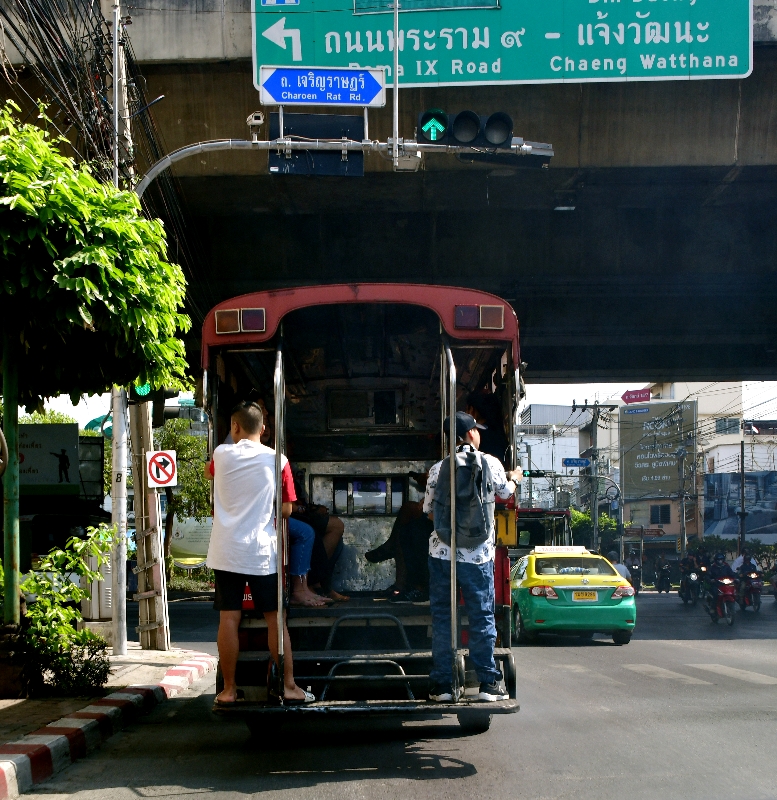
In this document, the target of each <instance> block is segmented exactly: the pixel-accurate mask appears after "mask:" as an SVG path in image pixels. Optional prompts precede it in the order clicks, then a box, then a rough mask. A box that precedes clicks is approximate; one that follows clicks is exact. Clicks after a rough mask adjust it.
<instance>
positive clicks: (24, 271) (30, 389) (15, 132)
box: [0, 102, 190, 623]
mask: <svg viewBox="0 0 777 800" xmlns="http://www.w3.org/2000/svg"><path fill="white" fill-rule="evenodd" d="M18 112H19V108H18V106H16V105H15V104H13V103H12V102H7V103H6V104H5V105H3V106H0V246H1V247H2V250H1V251H0V259H2V274H1V275H0V320H1V321H2V328H3V398H4V405H5V426H4V429H5V434H6V438H7V439H8V449H9V453H10V456H9V463H8V467H7V469H6V472H5V476H4V487H5V498H6V501H5V502H6V504H5V515H6V516H5V558H4V565H5V570H6V587H7V589H8V592H7V598H8V599H9V602H6V604H5V618H6V622H16V623H18V620H19V605H18V580H19V576H18V563H19V555H18V525H19V523H18V508H19V506H18V497H19V465H18V455H16V454H17V452H18V439H17V433H18V431H17V426H18V419H17V417H18V405H19V404H20V403H22V404H24V405H25V406H26V407H27V409H28V410H33V409H35V408H37V409H40V408H41V407H42V403H43V399H44V398H45V397H51V396H56V395H59V394H62V393H67V394H69V395H70V396H71V398H72V399H73V400H74V401H75V400H76V398H78V397H80V396H81V395H82V394H92V393H97V392H105V391H108V390H109V389H110V387H111V386H112V385H114V384H116V385H127V384H129V383H130V382H132V381H139V382H141V383H144V382H149V383H150V384H151V385H152V386H153V387H155V388H158V387H162V386H181V385H182V384H183V383H184V381H185V369H186V361H185V358H184V345H183V342H182V340H181V339H180V338H179V334H180V333H181V332H183V331H186V330H188V328H189V325H190V322H189V319H188V317H187V316H186V315H185V314H184V313H183V302H184V294H185V288H186V287H185V280H184V277H183V273H182V271H181V269H180V267H179V266H177V265H175V264H172V263H170V262H169V261H168V260H167V249H166V239H165V232H164V228H163V226H162V223H161V222H160V221H159V220H150V219H145V218H144V217H143V216H142V214H141V208H140V203H139V201H138V199H137V197H136V196H135V194H134V193H132V192H126V191H119V190H118V189H115V188H114V187H113V186H112V185H111V184H106V183H101V182H99V181H98V180H97V179H96V178H95V177H94V176H93V174H92V173H91V171H90V169H89V166H88V165H86V164H82V165H80V166H76V165H75V164H74V163H73V161H72V160H71V159H69V158H67V157H65V156H64V155H62V153H61V152H60V149H59V148H60V146H61V145H62V144H63V143H64V140H62V139H56V138H53V137H51V136H50V135H49V133H48V132H47V131H46V130H45V129H44V127H43V126H45V125H46V124H47V120H46V118H45V115H44V114H43V112H42V111H41V116H40V121H41V127H39V126H37V125H33V124H22V123H21V122H19V120H18V118H17V114H18Z"/></svg>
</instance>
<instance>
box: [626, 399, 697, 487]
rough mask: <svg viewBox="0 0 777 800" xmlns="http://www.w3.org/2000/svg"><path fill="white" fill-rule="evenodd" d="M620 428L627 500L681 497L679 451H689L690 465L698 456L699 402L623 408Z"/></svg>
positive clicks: (688, 459) (687, 459) (653, 404)
mask: <svg viewBox="0 0 777 800" xmlns="http://www.w3.org/2000/svg"><path fill="white" fill-rule="evenodd" d="M618 425H619V432H620V451H621V462H620V467H621V475H622V487H623V496H624V499H625V500H639V499H642V498H652V497H655V498H660V497H668V496H670V495H675V496H677V492H678V491H679V489H680V472H679V455H678V451H679V448H680V447H681V446H683V447H684V448H685V449H686V451H687V456H686V464H689V465H690V464H691V463H692V462H693V458H694V455H695V451H694V448H695V436H694V433H695V427H696V401H695V400H686V401H681V402H677V403H672V402H659V403H640V404H638V405H631V406H626V407H622V408H621V409H620V410H619V415H618ZM686 489H689V487H688V486H686Z"/></svg>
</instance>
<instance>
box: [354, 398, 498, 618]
mask: <svg viewBox="0 0 777 800" xmlns="http://www.w3.org/2000/svg"><path fill="white" fill-rule="evenodd" d="M467 414H469V415H470V416H472V417H474V419H475V421H476V422H477V423H478V424H479V425H482V426H483V430H482V431H481V438H480V452H482V453H488V454H489V455H491V456H494V457H495V458H498V459H499V461H500V462H501V463H502V465H503V466H504V464H505V455H506V453H507V447H508V442H507V436H505V432H504V425H503V424H502V420H501V416H502V411H501V407H500V404H499V398H498V397H497V396H496V395H495V394H489V393H488V392H484V391H477V392H470V394H469V395H468V396H467ZM410 477H412V478H415V480H416V482H417V483H418V484H419V486H420V488H421V489H422V490H424V489H426V475H418V474H417V473H412V472H411V473H410ZM422 506H423V503H420V502H418V503H416V502H413V501H407V502H405V503H403V504H402V508H400V510H399V514H397V518H396V521H395V522H394V527H393V528H392V529H391V535H390V536H389V538H388V539H387V540H386V541H385V542H384V543H383V544H382V545H380V546H379V547H376V548H375V549H374V550H370V551H369V552H367V553H365V556H364V557H365V558H366V559H367V561H369V562H371V563H373V564H378V563H380V562H381V561H388V560H389V559H391V558H393V559H394V561H395V563H396V579H395V581H394V585H393V586H392V587H391V588H390V589H389V590H388V592H389V600H391V601H392V602H395V603H402V602H423V601H425V600H428V599H429V569H428V566H427V550H428V547H429V535H430V534H431V533H432V531H433V529H434V526H433V525H432V523H431V521H430V520H429V519H428V518H427V517H426V515H425V514H424V513H423V509H422Z"/></svg>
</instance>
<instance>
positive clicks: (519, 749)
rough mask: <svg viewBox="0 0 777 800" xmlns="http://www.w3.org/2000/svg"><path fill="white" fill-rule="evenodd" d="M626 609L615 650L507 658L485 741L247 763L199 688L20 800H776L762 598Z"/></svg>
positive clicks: (262, 755) (207, 688) (593, 646)
mask: <svg viewBox="0 0 777 800" xmlns="http://www.w3.org/2000/svg"><path fill="white" fill-rule="evenodd" d="M638 609H639V610H638V614H639V616H638V627H637V633H636V634H635V637H634V639H633V640H632V642H631V643H630V644H629V645H626V646H623V647H617V646H615V645H613V644H612V643H611V641H609V640H606V639H604V638H598V637H597V638H596V639H594V640H593V641H590V642H585V641H581V640H579V639H574V638H566V637H565V638H554V637H547V638H545V639H543V640H542V641H541V642H540V644H538V645H529V646H522V647H517V648H515V654H516V659H517V663H518V676H519V699H520V701H521V708H522V710H521V712H520V713H519V714H516V715H514V716H511V717H502V718H495V720H494V723H493V725H492V727H491V730H490V731H489V732H488V733H485V734H481V735H478V736H462V735H461V732H460V729H459V727H458V725H457V724H456V723H455V722H453V723H452V722H448V721H444V720H441V721H439V722H431V723H412V724H409V723H405V724H399V723H397V722H395V721H391V720H370V721H360V722H356V721H354V722H350V723H345V722H336V723H335V722H331V721H318V722H315V723H306V724H304V725H303V726H302V727H299V728H294V729H290V730H284V731H283V732H282V733H281V734H280V735H279V736H278V737H277V739H276V743H275V745H274V746H273V747H272V749H270V750H258V749H257V747H256V745H254V744H253V743H252V742H251V741H250V740H249V738H248V735H247V730H246V729H245V727H244V726H243V725H242V724H241V723H239V722H236V721H233V722H226V721H223V720H217V719H215V718H214V717H213V716H212V715H211V713H210V706H211V703H212V701H213V692H214V685H213V678H212V677H206V678H204V679H202V680H200V681H197V682H195V683H194V684H193V685H192V687H191V688H190V689H189V690H187V691H185V692H183V693H181V694H180V695H179V696H178V697H176V698H174V699H172V700H171V701H169V702H168V703H167V704H165V705H164V706H162V707H160V708H158V709H157V710H156V711H154V712H152V713H151V714H150V715H148V716H146V717H142V718H140V719H138V720H137V721H135V722H134V723H132V724H131V725H130V726H129V727H128V728H127V729H125V730H124V731H123V732H122V733H120V734H118V735H116V736H114V737H113V738H112V739H111V740H110V741H109V742H108V743H106V744H105V745H104V746H103V749H102V750H101V751H100V752H99V753H96V754H95V755H93V756H91V757H90V758H89V759H87V760H85V761H82V762H79V763H77V764H74V765H73V766H71V767H69V768H68V769H67V770H65V771H64V772H63V773H61V774H60V775H59V776H57V777H55V778H53V779H52V780H50V781H49V782H47V783H46V784H45V785H44V786H43V787H41V789H44V790H45V791H40V790H38V793H33V794H30V795H27V797H30V798H31V799H32V798H41V800H42V798H44V797H45V798H47V799H48V800H55V798H63V800H64V798H68V799H70V798H78V800H87V798H88V800H109V799H110V800H125V799H126V800H129V798H133V800H135V799H136V798H137V797H138V796H140V797H157V798H172V797H176V798H177V797H185V796H190V795H198V794H207V795H208V796H209V797H213V798H214V800H237V799H238V798H240V799H241V800H242V799H243V798H246V797H250V796H254V795H257V796H258V795H260V794H261V795H262V797H263V798H276V797H277V798H291V797H293V798H294V800H308V798H309V800H330V798H331V800H343V798H357V797H358V798H362V797H368V798H370V799H371V800H372V798H384V797H385V798H391V800H405V798H407V800H418V797H419V794H422V796H423V798H424V800H427V798H428V799H429V800H438V799H439V800H443V799H444V798H445V800H447V798H450V797H467V796H469V797H484V798H485V797H487V798H489V800H490V799H491V798H493V800H507V799H508V798H510V800H515V798H533V800H537V799H538V798H540V799H541V798H561V799H563V800H566V798H582V797H585V798H593V797H596V798H605V799H606V800H608V799H609V798H612V799H613V800H615V798H618V800H621V798H622V797H623V795H624V794H627V795H628V796H629V797H630V800H641V799H642V798H645V799H646V800H647V798H650V800H654V798H656V797H661V796H663V797H668V798H670V797H677V796H682V797H683V798H684V800H696V798H699V800H701V799H702V798H703V799H704V800H716V798H721V799H722V798H729V797H731V796H737V797H742V798H747V799H748V800H755V799H756V798H774V797H775V796H776V795H777V784H775V778H774V773H773V769H772V766H773V764H774V763H776V762H777V726H775V724H774V720H775V719H776V718H777V640H776V639H775V634H776V633H777V606H776V605H775V603H774V601H773V599H772V598H766V599H765V602H764V606H763V609H762V611H761V613H760V615H758V616H756V615H755V614H752V612H747V613H746V614H744V615H743V614H741V613H738V614H737V620H736V623H735V625H734V627H733V628H726V627H724V626H722V625H718V626H714V625H712V624H711V623H710V621H709V619H708V618H707V617H706V616H705V615H704V614H703V613H702V611H701V609H700V608H696V609H690V608H685V607H683V605H682V603H681V602H680V601H679V599H678V598H677V596H676V595H669V596H666V595H655V594H643V595H641V596H640V597H639V599H638ZM203 610H204V609H203ZM177 613H178V612H175V611H174V612H173V614H174V615H177ZM183 616H186V617H188V619H189V623H188V624H189V626H190V628H188V630H193V629H194V627H196V625H198V624H202V623H197V622H196V620H197V618H198V616H199V614H198V612H196V611H195V610H194V609H191V610H187V611H186V612H185V614H183ZM175 627H176V624H175V620H173V631H174V633H175ZM181 630H182V631H183V630H187V628H186V627H185V626H183V627H182V628H181ZM453 781H455V783H454V782H453Z"/></svg>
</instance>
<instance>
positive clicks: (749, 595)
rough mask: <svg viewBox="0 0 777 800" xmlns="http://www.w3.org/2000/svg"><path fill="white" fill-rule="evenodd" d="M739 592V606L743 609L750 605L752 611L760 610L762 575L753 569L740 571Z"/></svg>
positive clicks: (762, 586)
mask: <svg viewBox="0 0 777 800" xmlns="http://www.w3.org/2000/svg"><path fill="white" fill-rule="evenodd" d="M739 580H740V581H741V583H740V589H741V591H740V593H739V597H738V598H737V602H738V603H739V607H740V608H741V609H742V611H744V610H745V609H746V608H749V607H752V609H753V611H756V612H758V611H760V610H761V592H762V591H763V588H764V582H763V575H761V573H760V572H758V571H757V570H755V569H752V570H748V571H747V572H744V571H743V572H742V573H740V578H739Z"/></svg>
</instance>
